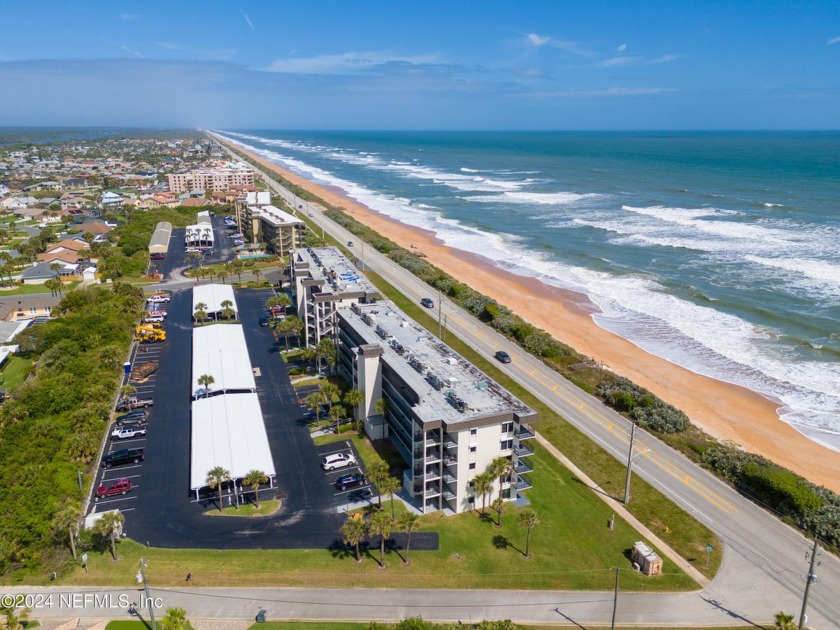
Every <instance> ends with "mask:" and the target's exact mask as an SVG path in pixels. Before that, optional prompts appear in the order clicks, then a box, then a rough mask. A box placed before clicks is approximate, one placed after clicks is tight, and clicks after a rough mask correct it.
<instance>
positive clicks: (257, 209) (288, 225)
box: [235, 191, 306, 256]
mask: <svg viewBox="0 0 840 630" xmlns="http://www.w3.org/2000/svg"><path fill="white" fill-rule="evenodd" d="M235 207H236V221H237V227H238V228H239V231H240V232H241V233H243V234H245V236H246V237H247V238H249V239H250V240H251V242H252V243H257V242H259V241H262V242H264V243H265V246H266V249H267V250H268V251H269V252H271V253H272V254H277V255H278V256H287V255H289V254H290V253H291V251H292V250H293V249H297V248H298V247H301V246H302V245H303V244H304V243H305V241H306V223H304V222H303V221H302V220H300V219H298V218H297V217H296V216H293V215H291V214H289V213H288V212H284V211H283V210H280V208H277V207H275V206H272V205H271V195H270V194H269V193H268V192H262V191H254V192H246V193H244V194H243V195H240V196H239V197H237V198H236V204H235Z"/></svg>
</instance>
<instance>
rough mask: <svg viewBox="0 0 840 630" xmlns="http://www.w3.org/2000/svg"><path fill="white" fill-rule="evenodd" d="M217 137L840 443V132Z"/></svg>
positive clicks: (823, 439)
mask: <svg viewBox="0 0 840 630" xmlns="http://www.w3.org/2000/svg"><path fill="white" fill-rule="evenodd" d="M218 133H220V134H221V135H223V136H225V137H227V138H229V139H231V140H233V141H235V142H238V143H240V144H241V145H242V146H243V147H244V148H247V149H250V150H252V151H254V152H256V153H258V154H260V155H261V156H263V157H265V158H267V159H269V160H270V161H273V162H276V163H278V164H279V165H281V166H283V167H286V168H288V169H290V170H292V171H294V172H296V173H298V174H300V175H302V176H304V177H306V178H308V179H311V180H313V181H316V182H318V183H321V184H326V185H329V186H334V187H337V188H340V189H342V190H343V191H344V192H345V193H346V194H347V195H348V196H349V197H351V198H353V199H355V200H357V201H359V202H361V203H363V204H365V205H367V206H369V207H370V208H372V209H373V210H375V211H377V212H379V213H381V214H384V215H387V216H389V217H392V218H394V219H397V220H399V221H401V222H403V223H406V224H408V225H412V226H416V227H419V228H423V229H426V230H430V231H432V232H434V233H435V234H436V236H437V237H438V238H439V239H440V240H441V241H443V242H444V243H445V244H446V245H447V246H449V247H451V248H456V249H460V250H464V251H468V252H472V253H475V254H478V255H481V256H483V257H485V258H487V259H489V260H491V261H493V263H494V264H496V265H498V266H499V267H502V268H504V269H506V270H508V271H510V272H513V273H516V274H520V275H523V276H530V277H534V278H538V279H539V280H540V281H542V282H544V283H546V284H549V285H554V286H558V287H562V288H565V289H569V290H572V291H576V292H579V293H581V294H583V295H585V296H586V297H587V298H588V299H589V301H590V302H591V303H592V304H593V305H594V306H595V307H596V308H597V311H598V312H597V313H596V314H595V315H594V316H593V317H594V320H595V322H596V323H597V324H598V325H599V326H601V327H603V328H605V329H607V330H609V331H612V332H613V333H616V334H618V335H621V336H622V337H625V338H626V339H628V340H630V341H632V342H633V343H634V344H636V345H637V346H639V347H641V348H643V349H645V350H647V351H648V352H650V353H652V354H655V355H658V356H661V357H663V358H666V359H668V360H670V361H672V362H674V363H676V364H679V365H681V366H684V367H686V368H689V369H691V370H693V371H695V372H698V373H700V374H704V375H707V376H711V377H714V378H717V379H720V380H723V381H727V382H731V383H735V384H738V385H743V386H745V387H748V388H750V389H752V390H754V391H756V392H759V393H762V394H765V395H767V396H769V397H771V398H773V399H774V400H777V401H780V403H781V404H782V405H783V407H782V408H781V409H780V415H781V418H782V419H783V420H784V421H785V422H788V423H789V424H791V425H792V426H794V427H795V428H796V429H798V430H799V431H800V432H802V433H803V434H805V435H806V436H808V437H809V438H811V439H813V440H816V441H818V442H820V443H822V444H825V445H827V446H829V447H831V448H834V449H835V450H840V134H838V133H828V132H826V133H805V132H803V133H798V132H791V133H771V132H767V133H712V132H709V133H665V132H661V133H594V132H593V133H583V132H581V133H572V132H522V133H520V132H463V133H461V132H399V133H398V132H300V131H295V132H291V131H265V130H259V131H257V130H237V131H220V132H218ZM509 306H511V307H514V309H515V305H509Z"/></svg>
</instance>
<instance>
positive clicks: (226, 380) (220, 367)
mask: <svg viewBox="0 0 840 630" xmlns="http://www.w3.org/2000/svg"><path fill="white" fill-rule="evenodd" d="M203 374H209V375H210V376H212V377H213V384H212V385H211V386H210V394H211V395H212V394H213V393H214V392H226V391H227V392H229V391H238V392H253V391H254V390H255V389H256V387H257V385H256V383H255V382H254V371H253V369H252V368H251V360H250V358H249V357H248V347H247V346H246V345H245V335H244V333H243V332H242V326H241V325H240V324H213V325H211V326H201V327H199V328H195V329H194V330H193V357H192V390H191V392H192V395H193V396H202V395H203V394H204V387H203V386H201V385H199V384H198V379H199V377H201V376H202V375H203Z"/></svg>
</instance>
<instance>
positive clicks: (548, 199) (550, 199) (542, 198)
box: [461, 191, 603, 206]
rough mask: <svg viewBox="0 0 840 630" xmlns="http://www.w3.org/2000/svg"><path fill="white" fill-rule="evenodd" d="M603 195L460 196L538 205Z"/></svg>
mask: <svg viewBox="0 0 840 630" xmlns="http://www.w3.org/2000/svg"><path fill="white" fill-rule="evenodd" d="M602 196H603V195H596V194H591V193H588V194H579V193H572V192H551V193H541V192H525V191H517V192H510V191H508V192H503V193H501V194H498V195H472V196H469V197H461V199H465V200H467V201H478V202H481V203H528V204H540V205H551V206H556V205H566V204H571V203H577V202H579V201H583V200H589V199H599V198H601V197H602Z"/></svg>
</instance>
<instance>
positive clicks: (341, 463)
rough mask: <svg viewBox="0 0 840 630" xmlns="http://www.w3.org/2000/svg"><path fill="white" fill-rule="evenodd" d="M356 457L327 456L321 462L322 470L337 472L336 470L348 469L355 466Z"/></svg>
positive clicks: (346, 455)
mask: <svg viewBox="0 0 840 630" xmlns="http://www.w3.org/2000/svg"><path fill="white" fill-rule="evenodd" d="M355 465H356V457H355V456H354V455H353V453H333V454H332V455H327V456H326V457H325V458H324V460H323V461H322V462H321V468H323V469H324V470H335V469H336V468H346V467H347V466H355Z"/></svg>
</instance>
